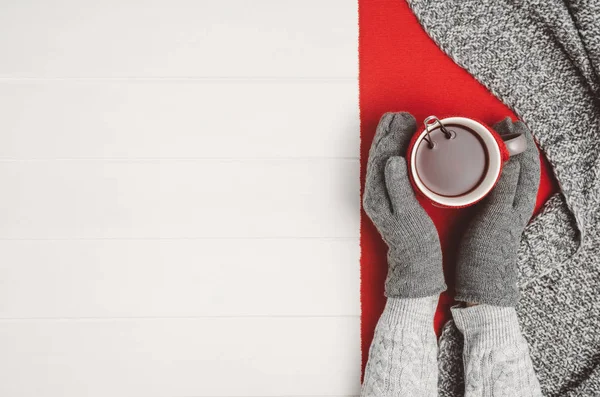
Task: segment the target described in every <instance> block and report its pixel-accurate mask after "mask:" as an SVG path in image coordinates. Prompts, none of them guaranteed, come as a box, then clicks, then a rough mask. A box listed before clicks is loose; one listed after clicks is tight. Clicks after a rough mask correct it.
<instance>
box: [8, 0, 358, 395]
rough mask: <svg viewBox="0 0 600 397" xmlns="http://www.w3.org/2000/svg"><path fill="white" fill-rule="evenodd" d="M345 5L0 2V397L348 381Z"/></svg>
mask: <svg viewBox="0 0 600 397" xmlns="http://www.w3.org/2000/svg"><path fill="white" fill-rule="evenodd" d="M357 23H358V21H357V5H356V2H355V1H352V0H302V1H300V0H253V1H244V0H146V1H142V0H103V1H91V0H79V1H77V0H53V1H42V0H3V1H1V2H0V396H2V397H20V396H28V397H29V396H32V397H33V396H35V397H45V396H49V397H54V396H61V397H63V396H64V397H71V396H73V397H82V396H102V397H108V396H110V397H119V396H128V397H129V396H152V397H153V396H161V397H163V396H172V397H184V396H185V397H201V396H344V395H355V394H357V393H358V390H359V372H360V352H359V296H358V294H359V265H358V256H359V247H358V217H359V198H358V191H359V178H358V174H359V165H358V143H359V119H358V84H357V75H358V72H357V35H358V32H357V30H358V27H357Z"/></svg>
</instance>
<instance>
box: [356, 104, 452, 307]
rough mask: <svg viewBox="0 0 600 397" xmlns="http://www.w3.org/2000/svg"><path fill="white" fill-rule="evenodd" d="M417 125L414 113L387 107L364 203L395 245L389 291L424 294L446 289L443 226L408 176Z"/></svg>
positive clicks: (370, 165) (371, 156)
mask: <svg viewBox="0 0 600 397" xmlns="http://www.w3.org/2000/svg"><path fill="white" fill-rule="evenodd" d="M416 129H417V124H416V121H415V119H414V117H413V116H412V115H410V114H409V113H404V112H402V113H386V114H384V115H383V117H382V118H381V120H380V121H379V125H378V126H377V132H376V133H375V137H374V139H373V143H372V145H371V149H370V152H369V160H368V164H367V176H366V182H365V192H364V197H363V207H364V209H365V212H366V213H367V215H368V216H369V218H371V220H372V221H373V223H374V224H375V226H376V227H377V230H378V231H379V233H380V234H381V236H382V237H383V240H384V241H385V242H386V243H387V245H388V247H389V250H388V275H387V279H386V282H385V295H386V296H387V297H394V298H420V297H427V296H434V295H438V294H439V293H440V292H442V291H444V290H445V289H446V284H445V282H444V274H443V271H442V251H441V248H440V241H439V237H438V234H437V230H436V228H435V226H434V224H433V222H432V221H431V219H430V218H429V216H428V215H427V213H426V212H425V210H424V209H423V207H421V205H420V204H419V202H418V201H417V198H416V196H415V193H414V191H413V189H412V186H411V183H410V179H409V176H408V168H407V163H406V158H405V155H406V151H407V148H408V145H409V143H410V139H411V137H412V136H413V134H414V133H415V132H416Z"/></svg>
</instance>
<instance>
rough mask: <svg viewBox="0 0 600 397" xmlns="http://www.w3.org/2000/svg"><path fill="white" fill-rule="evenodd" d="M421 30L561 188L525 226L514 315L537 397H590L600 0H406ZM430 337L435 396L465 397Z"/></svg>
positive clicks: (598, 215) (594, 355) (597, 234)
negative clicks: (512, 125) (513, 127)
mask: <svg viewBox="0 0 600 397" xmlns="http://www.w3.org/2000/svg"><path fill="white" fill-rule="evenodd" d="M408 3H409V4H410V6H411V7H412V9H413V11H414V13H415V14H416V15H417V18H418V19H419V20H420V22H421V24H422V25H423V27H424V28H425V30H426V31H427V33H428V34H429V35H430V36H431V37H432V38H433V39H434V40H435V41H436V42H437V44H438V45H439V46H440V47H441V48H442V50H444V51H445V52H446V53H447V54H448V55H449V56H450V57H452V58H453V59H454V61H455V62H456V63H457V64H459V65H460V66H462V67H464V68H465V69H466V70H467V71H468V72H469V73H470V74H472V75H473V76H474V77H475V78H476V79H477V80H479V81H480V82H481V83H482V84H483V85H485V86H486V87H487V88H488V89H489V90H490V91H491V92H492V93H493V94H494V95H496V96H497V97H498V98H500V99H501V100H502V101H503V102H504V103H505V104H507V105H508V106H509V107H510V108H512V109H513V110H514V111H515V113H516V114H517V115H518V116H519V118H521V119H522V120H523V121H524V122H525V123H526V124H527V125H528V127H529V128H530V130H531V132H532V134H533V136H534V137H535V138H536V140H537V142H538V144H539V147H540V149H541V150H542V151H543V152H544V154H545V155H546V157H547V158H548V161H549V162H550V164H551V166H552V168H553V170H554V173H555V176H556V179H557V180H558V183H559V185H560V190H561V193H559V194H556V195H555V196H553V197H552V198H551V199H550V200H549V201H548V203H546V205H545V208H544V209H543V211H542V213H541V214H539V215H538V216H536V217H535V218H534V219H533V221H532V222H531V223H530V224H529V225H528V226H527V227H526V228H525V231H524V233H523V237H522V240H521V244H520V246H519V252H518V260H517V266H518V274H519V276H518V285H519V288H520V290H521V298H520V300H519V304H518V306H517V315H518V318H519V322H520V325H521V329H522V332H523V335H524V337H525V338H526V339H527V341H528V343H529V346H530V353H531V358H532V361H533V364H534V366H535V369H536V373H537V375H538V378H539V381H540V384H541V387H542V392H543V394H544V395H545V396H557V397H558V396H567V397H568V396H600V299H599V298H600V171H599V170H600V139H599V138H600V135H599V134H600V23H599V22H598V21H599V19H600V0H578V1H575V0H561V1H558V0H543V1H542V0H530V1H507V0H500V1H496V0H478V1H474V0H467V1H465V0H447V1H434V0H408ZM461 355H462V344H461V337H460V334H459V333H458V331H457V329H456V327H455V325H454V324H453V323H452V322H450V323H449V324H447V326H446V327H445V329H444V331H443V334H442V337H441V339H440V352H439V357H438V359H439V362H440V383H439V389H440V395H441V396H461V395H462V393H463V392H464V383H463V379H464V377H463V374H462V365H461V364H460V363H461V362H462V357H461Z"/></svg>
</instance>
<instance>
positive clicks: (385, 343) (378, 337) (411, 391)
mask: <svg viewBox="0 0 600 397" xmlns="http://www.w3.org/2000/svg"><path fill="white" fill-rule="evenodd" d="M437 301H438V297H437V296H435V297H426V298H412V299H405V298H388V300H387V304H386V306H385V309H384V311H383V314H382V315H381V317H380V318H379V322H378V323H377V327H376V328H375V336H374V338H373V342H372V343H371V348H370V349H369V359H368V361H367V367H366V370H365V376H364V382H363V387H362V391H361V396H364V397H366V396H369V397H371V396H411V397H412V396H427V397H429V396H432V397H435V396H437V375H438V368H437V360H436V357H437V340H436V336H435V333H434V330H433V315H434V312H435V307H436V305H437Z"/></svg>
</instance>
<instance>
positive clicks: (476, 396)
mask: <svg viewBox="0 0 600 397" xmlns="http://www.w3.org/2000/svg"><path fill="white" fill-rule="evenodd" d="M452 315H453V316H454V321H455V322H456V325H457V327H458V329H459V330H460V331H461V332H462V333H463V335H464V350H463V360H464V373H465V375H464V376H465V394H464V395H465V397H488V396H489V397H515V396H518V397H538V396H542V393H541V391H540V385H539V382H538V380H537V378H536V376H535V372H534V370H533V365H532V363H531V358H530V357H529V348H528V347H527V342H526V341H525V339H523V337H522V336H521V332H520V329H519V323H518V319H517V314H516V311H515V309H514V308H509V307H497V306H488V305H480V306H474V307H470V308H458V307H454V308H452Z"/></svg>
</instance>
